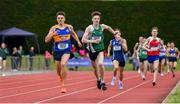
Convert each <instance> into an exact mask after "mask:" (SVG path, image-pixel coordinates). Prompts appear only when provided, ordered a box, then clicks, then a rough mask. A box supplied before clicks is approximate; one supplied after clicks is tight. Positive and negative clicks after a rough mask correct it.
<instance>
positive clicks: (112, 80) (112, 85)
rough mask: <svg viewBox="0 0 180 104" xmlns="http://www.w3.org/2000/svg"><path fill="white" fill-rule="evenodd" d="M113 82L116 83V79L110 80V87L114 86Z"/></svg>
mask: <svg viewBox="0 0 180 104" xmlns="http://www.w3.org/2000/svg"><path fill="white" fill-rule="evenodd" d="M115 81H116V79H115V78H113V79H112V81H111V85H112V86H114V85H115Z"/></svg>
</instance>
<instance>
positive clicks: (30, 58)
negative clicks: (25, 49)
mask: <svg viewBox="0 0 180 104" xmlns="http://www.w3.org/2000/svg"><path fill="white" fill-rule="evenodd" d="M34 56H35V52H34V47H31V48H30V51H29V70H30V71H32V70H33V60H34Z"/></svg>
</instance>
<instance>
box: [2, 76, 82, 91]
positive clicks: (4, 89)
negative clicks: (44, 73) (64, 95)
mask: <svg viewBox="0 0 180 104" xmlns="http://www.w3.org/2000/svg"><path fill="white" fill-rule="evenodd" d="M75 79H82V78H71V79H67V81H71V80H75ZM54 80H55V81H51V80H50V81H49V80H48V81H46V82H41V83H38V82H37V83H36V84H30V85H25V86H18V87H11V88H3V89H0V91H6V90H12V89H17V88H24V87H31V86H37V85H41V84H46V83H49V82H51V83H55V82H59V81H58V80H56V79H54Z"/></svg>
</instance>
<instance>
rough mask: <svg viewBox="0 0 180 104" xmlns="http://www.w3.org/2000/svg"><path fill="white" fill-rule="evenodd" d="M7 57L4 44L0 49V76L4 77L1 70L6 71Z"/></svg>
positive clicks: (7, 52) (7, 53)
mask: <svg viewBox="0 0 180 104" xmlns="http://www.w3.org/2000/svg"><path fill="white" fill-rule="evenodd" d="M7 55H9V51H8V49H7V48H6V44H5V43H2V44H1V48H0V70H1V71H2V76H5V74H4V73H3V70H5V69H6V58H7Z"/></svg>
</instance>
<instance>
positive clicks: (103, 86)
mask: <svg viewBox="0 0 180 104" xmlns="http://www.w3.org/2000/svg"><path fill="white" fill-rule="evenodd" d="M101 90H103V91H105V90H107V87H106V84H105V83H101Z"/></svg>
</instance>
